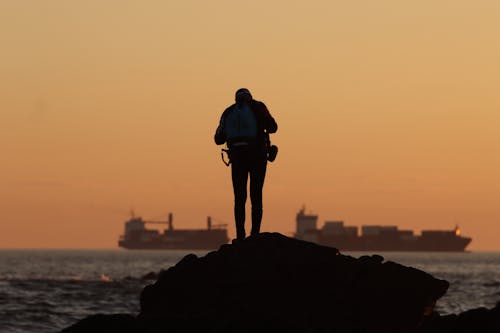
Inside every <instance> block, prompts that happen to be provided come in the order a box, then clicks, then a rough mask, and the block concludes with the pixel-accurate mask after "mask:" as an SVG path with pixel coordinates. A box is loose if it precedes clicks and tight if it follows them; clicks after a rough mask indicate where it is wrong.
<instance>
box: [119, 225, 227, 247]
mask: <svg viewBox="0 0 500 333" xmlns="http://www.w3.org/2000/svg"><path fill="white" fill-rule="evenodd" d="M134 236H135V235H134V234H132V237H129V238H128V239H122V240H120V241H119V242H118V246H120V247H122V248H125V249H129V250H215V249H218V248H219V247H220V246H221V245H223V244H226V243H227V242H228V237H227V231H226V230H172V231H165V233H164V234H162V235H159V236H158V237H154V238H152V239H142V238H141V237H134ZM138 236H140V235H138Z"/></svg>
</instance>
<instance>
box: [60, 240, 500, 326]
mask: <svg viewBox="0 0 500 333" xmlns="http://www.w3.org/2000/svg"><path fill="white" fill-rule="evenodd" d="M447 288H448V282H446V281H444V280H440V279H436V278H434V277H432V276H431V275H429V274H427V273H425V272H423V271H420V270H417V269H414V268H411V267H405V266H402V265H399V264H397V263H394V262H384V259H383V258H382V257H381V256H378V255H373V256H364V257H361V258H359V259H357V258H353V257H350V256H345V255H342V254H340V253H339V252H338V251H337V250H336V249H334V248H330V247H324V246H320V245H317V244H313V243H309V242H304V241H299V240H297V239H293V238H288V237H285V236H283V235H280V234H277V233H264V234H260V235H258V236H253V237H250V238H248V239H246V240H245V241H242V242H238V243H236V244H231V245H229V244H227V245H223V246H222V247H221V248H220V249H219V250H218V251H214V252H211V253H209V254H207V255H206V256H204V257H201V258H198V257H196V256H195V255H193V254H191V255H188V256H186V257H184V258H183V259H182V260H181V261H180V262H179V263H178V264H177V265H175V266H173V267H171V268H169V269H168V270H165V271H161V272H160V274H159V275H158V279H157V281H156V282H155V283H154V284H152V285H149V286H147V287H146V288H144V290H143V292H142V294H141V313H140V314H139V315H138V316H137V317H136V318H130V317H123V318H122V319H121V320H122V321H124V320H125V321H126V325H125V327H126V330H125V329H123V330H120V329H117V330H113V327H120V326H119V325H116V326H113V325H111V324H110V323H111V322H112V320H111V318H108V317H106V316H105V317H100V318H95V317H89V318H87V319H85V320H87V324H89V323H94V326H95V325H97V326H95V327H98V326H99V325H98V324H97V323H98V322H99V320H101V321H104V322H106V327H107V328H106V329H103V330H101V329H99V330H97V331H103V332H122V331H126V332H201V331H204V332H206V331H208V332H261V331H264V332H269V331H272V332H285V331H287V332H415V331H417V330H419V332H424V331H429V332H441V331H442V332H455V331H453V330H448V331H445V330H441V329H443V328H444V327H446V328H452V327H453V325H452V324H453V322H456V321H458V320H462V319H460V316H458V317H456V318H451V317H439V316H437V315H436V314H433V311H432V310H433V306H434V304H435V302H436V301H437V300H438V299H439V298H440V297H441V296H443V295H444V294H445V292H446V290H447ZM486 311H490V312H491V311H493V310H486ZM488 315H489V312H488V314H481V315H478V316H483V317H484V316H488ZM472 321H473V320H472ZM472 321H469V323H471V322H472ZM81 323H82V322H80V323H78V324H76V325H75V326H72V327H70V328H68V329H67V330H65V332H94V331H96V330H86V327H90V326H89V325H86V326H85V325H83V326H82V325H80V326H79V327H80V328H78V325H79V324H81ZM82 327H83V330H82V329H81V328H82ZM457 332H459V331H457ZM478 332H480V330H479V331H478Z"/></svg>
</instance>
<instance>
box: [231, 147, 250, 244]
mask: <svg viewBox="0 0 500 333" xmlns="http://www.w3.org/2000/svg"><path fill="white" fill-rule="evenodd" d="M231 176H232V179H233V191H234V220H235V222H236V238H237V239H238V240H243V239H245V203H246V201H247V181H248V163H247V161H246V159H245V158H244V156H242V155H239V156H238V155H236V156H234V157H232V159H231Z"/></svg>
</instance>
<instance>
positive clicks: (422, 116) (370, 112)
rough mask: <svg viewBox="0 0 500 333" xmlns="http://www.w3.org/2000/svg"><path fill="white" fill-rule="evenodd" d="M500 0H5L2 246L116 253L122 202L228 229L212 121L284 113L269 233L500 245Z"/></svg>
mask: <svg viewBox="0 0 500 333" xmlns="http://www.w3.org/2000/svg"><path fill="white" fill-rule="evenodd" d="M499 31H500V2H498V1H496V0H476V1H464V0H455V1H443V0H432V1H431V0H429V1H427V0H424V1H412V2H411V3H409V2H408V1H399V0H392V1H389V0H380V1H371V0H361V1H331V0H330V1H328V0H324V1H319V0H316V1H305V0H304V1H290V0H288V1H251V2H250V1H246V2H242V1H232V0H225V1H219V0H214V1H194V0H184V1H163V0H147V1H126V0H110V1H100V0H99V1H98V0H86V1H64V0H50V1H38V0H31V1H28V0H26V1H17V0H5V1H2V2H0V47H1V52H0V77H1V80H0V148H1V149H0V152H1V153H0V170H1V172H0V212H1V215H2V217H1V219H0V247H1V248H26V247H28V248H38V247H42V248H113V247H116V241H117V239H118V236H119V234H120V233H122V229H123V221H124V220H125V219H126V218H128V214H129V210H130V209H131V208H133V209H135V211H136V213H137V214H138V215H142V216H143V217H145V218H159V217H163V216H166V215H167V213H168V212H170V211H172V212H173V213H174V214H175V223H176V226H177V227H204V226H205V218H206V216H207V215H212V216H213V217H214V219H215V220H216V221H224V222H228V223H230V227H231V228H230V234H231V235H234V228H233V225H232V200H233V199H232V188H231V184H230V178H229V177H230V175H229V169H228V168H226V167H225V166H224V165H223V164H222V162H221V161H220V150H219V149H220V148H219V147H217V146H215V144H214V143H213V132H214V130H215V127H216V125H217V122H218V119H219V116H220V113H221V112H222V111H223V109H224V108H225V107H226V106H227V105H229V104H230V103H231V102H232V100H233V95H234V91H235V90H236V89H237V88H239V87H242V86H245V87H248V88H250V90H251V91H252V92H253V95H254V97H255V98H256V99H260V100H262V101H264V102H265V103H266V104H267V105H268V107H269V109H270V111H271V113H272V114H273V115H274V116H275V118H276V120H277V121H278V124H279V131H278V133H277V134H276V135H274V138H273V142H274V143H276V144H277V145H278V146H279V147H280V153H279V155H278V159H277V161H276V162H275V163H273V164H271V165H270V166H269V168H268V174H267V182H266V185H265V188H264V190H265V192H264V220H263V229H264V231H279V232H283V233H289V232H291V231H293V229H294V218H295V213H296V212H297V211H298V209H299V208H300V207H301V205H302V204H306V205H307V206H308V207H309V208H310V209H312V210H313V211H314V212H316V213H318V214H319V215H320V221H321V222H322V221H324V220H325V219H327V220H331V219H343V220H344V221H345V222H346V223H347V224H350V225H361V224H398V225H399V226H400V227H401V228H410V229H415V230H416V231H420V230H421V229H425V228H436V229H444V228H452V227H454V226H455V224H457V223H458V224H459V225H460V226H461V228H462V232H463V234H465V235H469V236H472V237H473V243H472V244H471V247H470V248H471V249H473V250H500V242H499V240H500V204H499V202H500V200H499V199H500V156H499V151H500V94H499V91H500V62H499V60H498V59H500V43H499V39H498V33H499Z"/></svg>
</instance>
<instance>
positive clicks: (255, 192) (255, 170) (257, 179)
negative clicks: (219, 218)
mask: <svg viewBox="0 0 500 333" xmlns="http://www.w3.org/2000/svg"><path fill="white" fill-rule="evenodd" d="M266 167H267V156H266V153H265V151H263V150H260V149H248V148H239V149H235V150H234V151H232V152H231V175H232V178H233V190H234V219H235V221H236V238H237V239H239V240H243V239H245V203H246V201H247V182H248V175H250V201H251V202H252V231H251V235H256V234H258V233H259V232H260V223H261V221H262V187H263V186H264V178H265V176H266Z"/></svg>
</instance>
